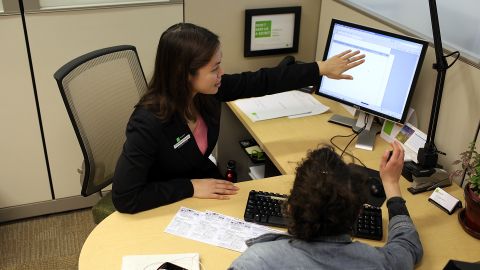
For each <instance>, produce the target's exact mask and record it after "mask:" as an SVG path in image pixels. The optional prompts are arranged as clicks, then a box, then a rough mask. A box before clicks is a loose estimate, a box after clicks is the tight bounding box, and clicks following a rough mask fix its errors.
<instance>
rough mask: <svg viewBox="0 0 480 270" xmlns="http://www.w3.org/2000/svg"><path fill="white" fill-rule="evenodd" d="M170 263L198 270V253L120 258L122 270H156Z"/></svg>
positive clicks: (190, 269)
mask: <svg viewBox="0 0 480 270" xmlns="http://www.w3.org/2000/svg"><path fill="white" fill-rule="evenodd" d="M166 262H170V263H173V264H176V265H178V266H180V267H183V268H185V269H188V270H199V269H200V268H199V265H200V255H199V254H198V253H180V254H158V255H129V256H123V258H122V270H157V269H158V267H159V266H160V265H162V264H163V263H166Z"/></svg>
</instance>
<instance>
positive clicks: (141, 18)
mask: <svg viewBox="0 0 480 270" xmlns="http://www.w3.org/2000/svg"><path fill="white" fill-rule="evenodd" d="M18 3H19V2H18V0H12V1H10V0H3V2H2V5H1V6H0V10H3V11H2V12H1V13H0V36H1V39H2V45H1V48H2V49H1V50H0V58H1V59H2V61H1V62H0V76H1V80H0V83H1V87H0V105H1V106H0V124H1V125H2V126H3V127H4V128H2V132H1V133H0V164H1V165H0V167H1V169H0V179H1V181H2V184H1V185H0V222H3V221H7V220H12V219H18V218H24V217H28V216H34V215H42V214H46V213H53V212H60V211H66V210H71V209H78V208H83V207H88V206H90V205H93V204H94V203H95V202H96V201H97V200H98V199H99V197H98V196H96V195H92V196H91V197H87V198H84V197H82V196H80V189H81V186H80V175H79V174H78V172H77V169H78V168H80V167H81V164H82V155H81V151H80V147H79V145H78V142H77V141H76V138H75V133H74V131H73V128H72V126H71V124H70V121H69V120H68V115H67V113H66V111H65V107H64V106H63V103H62V99H61V96H60V93H59V92H58V87H57V85H56V83H55V80H54V79H53V73H54V72H55V71H56V70H57V69H58V68H59V67H61V66H62V65H63V64H65V63H66V62H68V61H70V60H71V59H73V58H75V57H77V56H79V55H82V54H84V53H86V52H89V51H92V50H96V49H99V48H104V47H109V46H114V45H121V44H130V45H134V46H136V48H137V49H138V52H139V56H140V60H141V62H142V65H143V67H144V69H145V73H146V76H147V77H149V75H150V74H151V72H152V70H153V63H154V58H155V52H156V47H157V44H158V39H159V37H160V35H161V33H162V32H163V31H164V30H165V29H166V28H167V27H169V26H170V25H172V24H174V23H178V22H182V21H183V0H170V1H168V0H167V1H165V0H157V1H152V0H143V1H140V0H134V1H132V0H130V1H112V0H72V1H64V0H40V1H33V0H25V1H23V5H24V10H25V12H23V13H22V12H20V6H19V5H18ZM22 17H23V19H24V21H25V24H23V22H22ZM27 39H28V41H27Z"/></svg>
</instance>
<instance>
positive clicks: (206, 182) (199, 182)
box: [190, 178, 239, 200]
mask: <svg viewBox="0 0 480 270" xmlns="http://www.w3.org/2000/svg"><path fill="white" fill-rule="evenodd" d="M190 181H191V182H192V185H193V197H195V198H201V199H217V200H228V199H230V197H229V196H228V195H235V194H237V191H238V190H239V188H238V187H236V186H235V185H233V183H232V182H229V181H225V180H219V179H213V178H209V179H192V180H190Z"/></svg>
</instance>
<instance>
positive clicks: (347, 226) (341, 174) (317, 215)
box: [286, 146, 367, 241]
mask: <svg viewBox="0 0 480 270" xmlns="http://www.w3.org/2000/svg"><path fill="white" fill-rule="evenodd" d="M366 195H367V189H366V177H365V176H363V175H362V174H360V173H358V172H356V171H355V170H354V169H352V168H351V167H350V166H349V165H347V164H345V162H343V160H342V159H341V158H340V157H339V156H338V154H336V153H335V151H334V150H333V148H331V147H329V146H323V147H321V148H318V149H315V150H313V151H310V152H309V153H308V155H307V158H306V159H304V160H303V161H302V162H301V164H300V165H299V166H298V168H297V172H296V176H295V182H294V184H293V188H292V190H291V194H290V197H289V198H288V201H287V205H288V206H287V207H288V209H286V211H288V214H289V216H290V224H289V226H288V232H289V233H290V234H291V235H293V236H294V237H295V238H297V239H301V240H304V241H312V240H314V238H315V237H319V236H328V235H338V234H344V233H351V231H352V230H351V229H352V226H353V223H354V221H355V219H356V218H357V216H358V213H359V211H360V209H361V206H362V204H364V203H365V202H366V198H367V197H366Z"/></svg>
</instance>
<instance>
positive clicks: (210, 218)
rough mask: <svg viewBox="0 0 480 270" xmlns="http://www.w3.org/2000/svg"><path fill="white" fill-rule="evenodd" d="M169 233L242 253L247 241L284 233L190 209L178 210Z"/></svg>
mask: <svg viewBox="0 0 480 270" xmlns="http://www.w3.org/2000/svg"><path fill="white" fill-rule="evenodd" d="M165 232H166V233H170V234H173V235H177V236H180V237H184V238H188V239H192V240H196V241H200V242H203V243H207V244H210V245H214V246H218V247H223V248H227V249H231V250H235V251H239V252H243V251H245V250H246V249H247V245H246V244H245V241H246V240H248V239H251V238H255V237H258V236H260V235H262V234H266V233H283V232H282V231H279V230H275V229H271V228H269V227H266V226H261V225H257V224H254V223H250V222H246V221H244V220H241V219H237V218H234V217H230V216H225V215H222V214H219V213H216V212H212V211H205V212H200V211H197V210H193V209H190V208H186V207H181V208H180V210H178V212H177V214H176V215H175V217H173V220H172V221H171V222H170V224H169V225H168V226H167V228H166V229H165Z"/></svg>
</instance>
